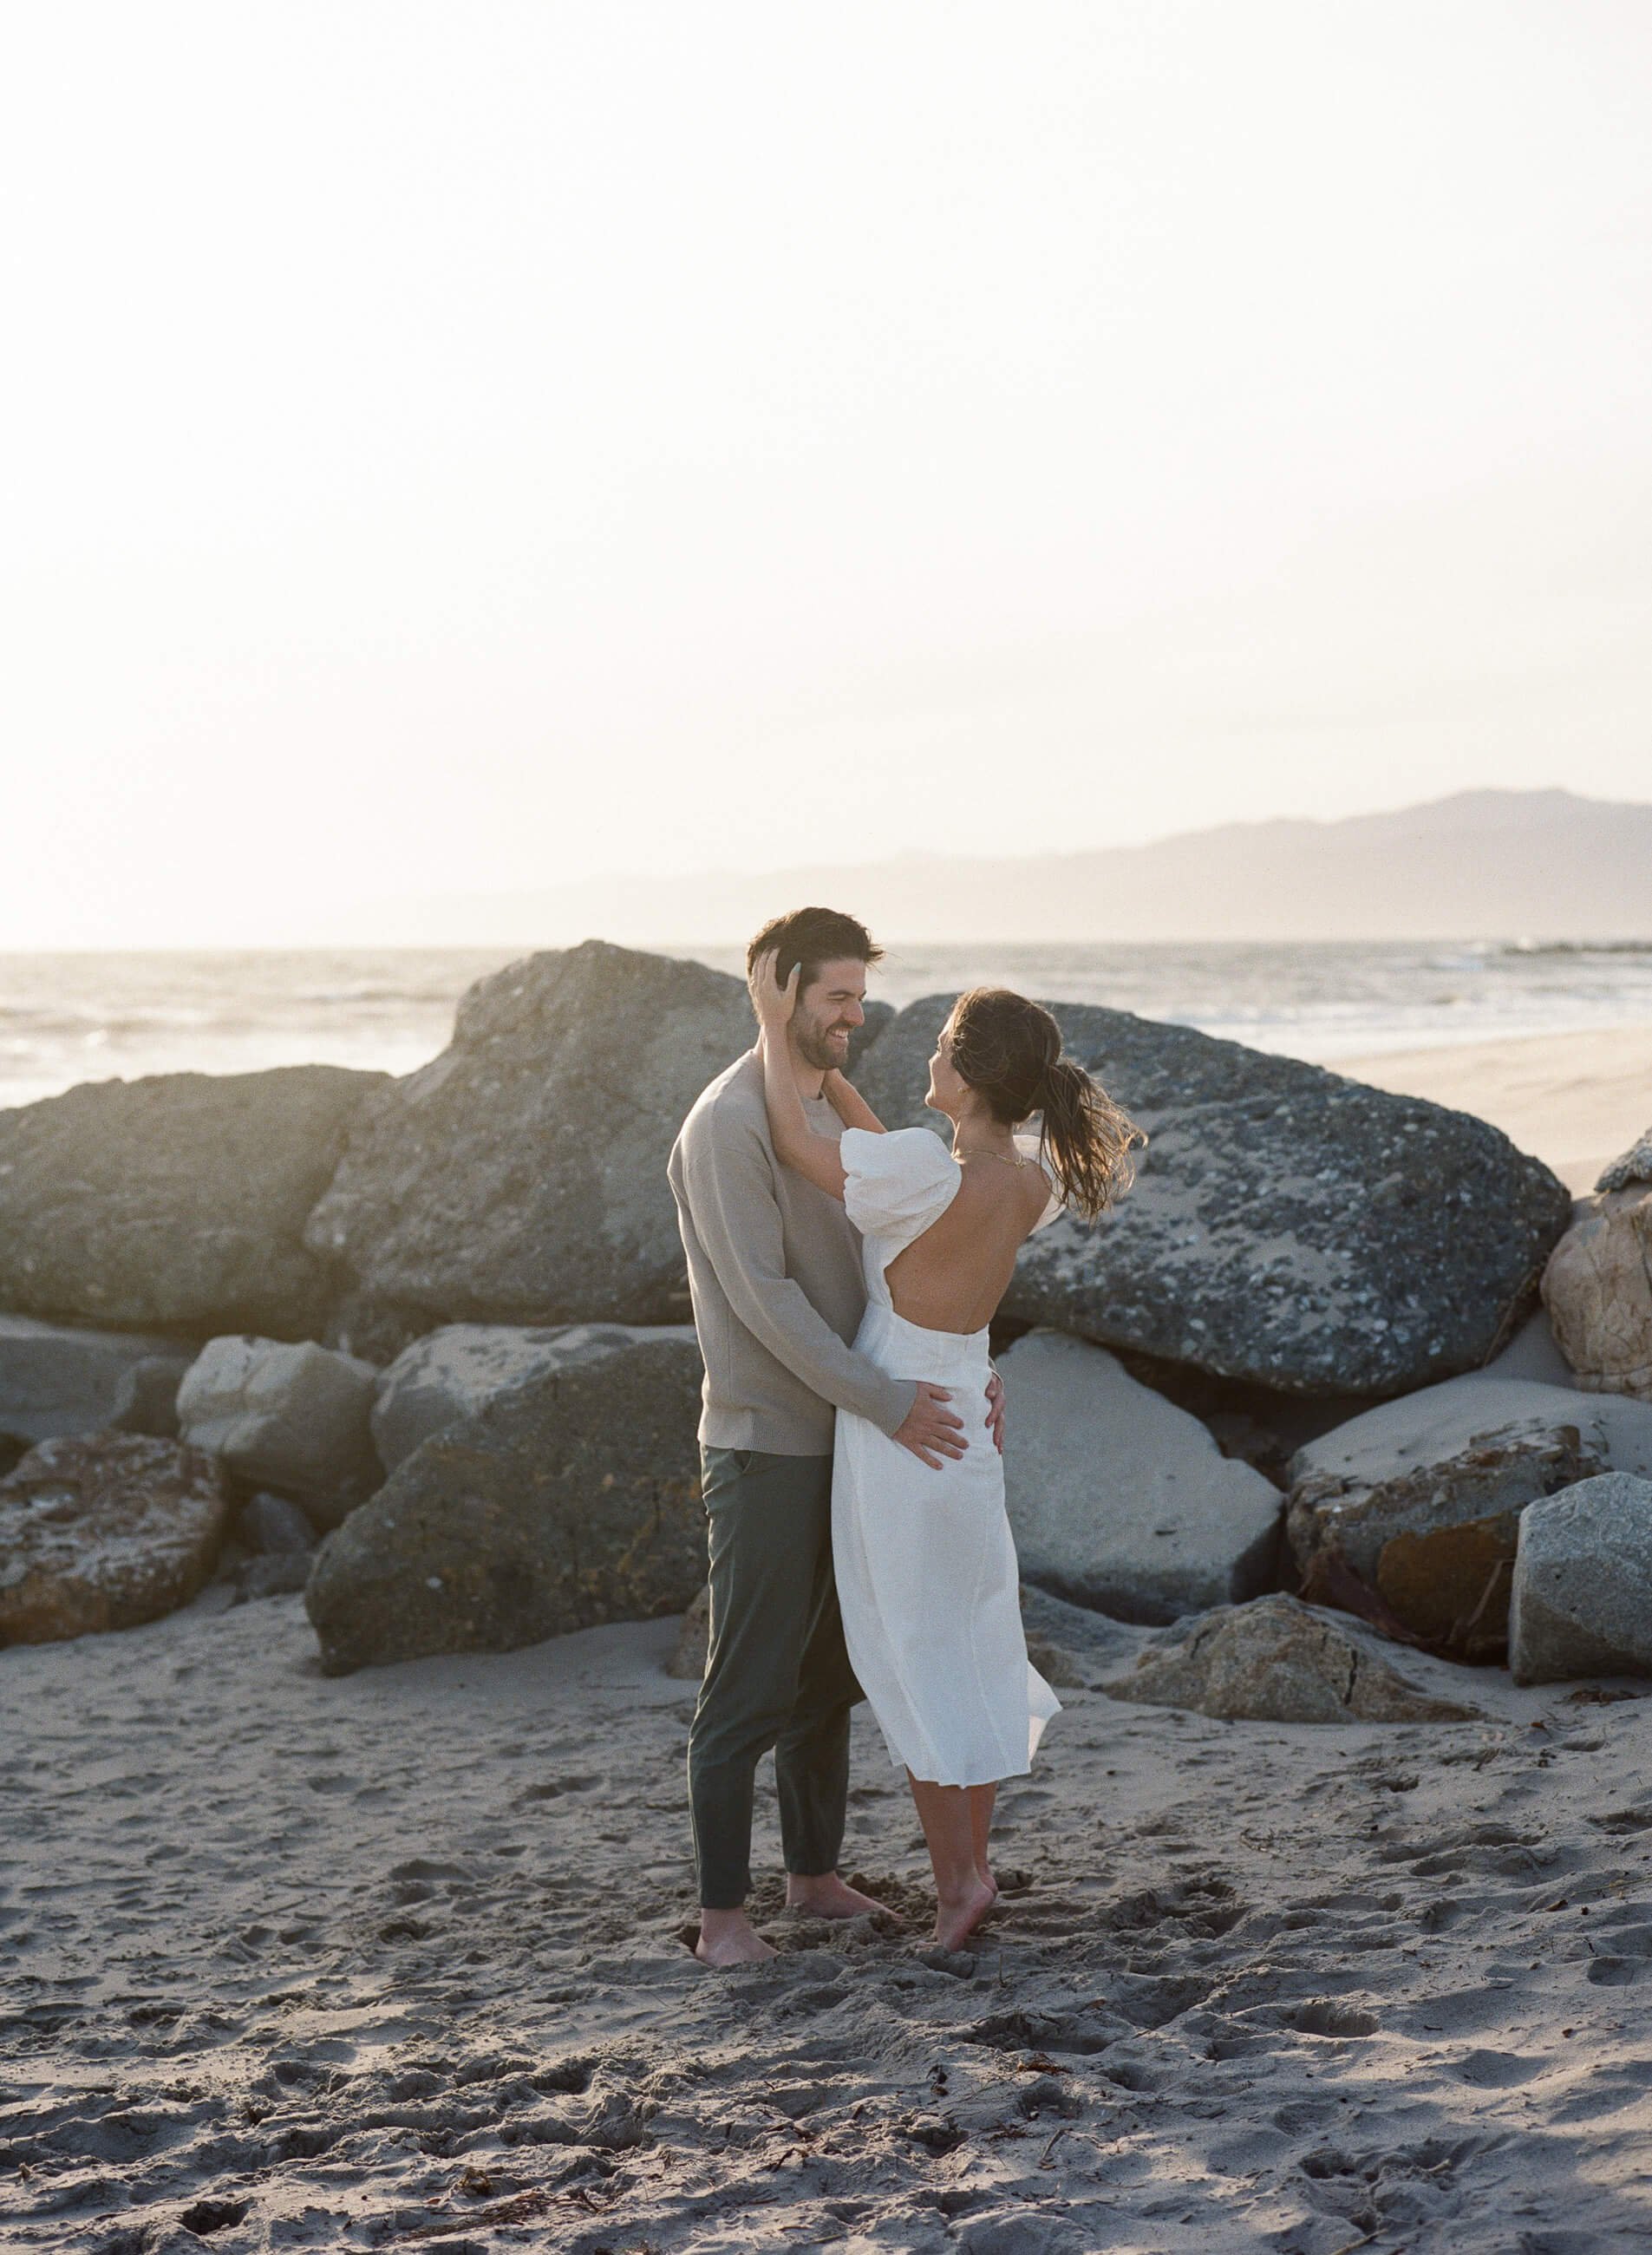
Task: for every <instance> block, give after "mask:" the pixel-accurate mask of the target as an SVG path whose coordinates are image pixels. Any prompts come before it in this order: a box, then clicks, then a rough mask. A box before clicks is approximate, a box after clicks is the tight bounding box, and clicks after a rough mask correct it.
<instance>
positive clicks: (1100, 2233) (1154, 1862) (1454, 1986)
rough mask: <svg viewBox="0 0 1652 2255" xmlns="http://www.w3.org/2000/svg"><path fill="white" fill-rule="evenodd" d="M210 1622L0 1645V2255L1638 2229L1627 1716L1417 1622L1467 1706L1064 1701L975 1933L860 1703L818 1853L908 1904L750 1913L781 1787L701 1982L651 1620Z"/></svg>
mask: <svg viewBox="0 0 1652 2255" xmlns="http://www.w3.org/2000/svg"><path fill="white" fill-rule="evenodd" d="M220 1605H221V1592H208V1594H207V1597H206V1598H203V1599H202V1600H201V1601H200V1602H199V1603H198V1604H197V1605H194V1606H193V1607H191V1608H190V1609H188V1610H187V1611H186V1612H182V1613H179V1614H177V1615H174V1616H173V1617H172V1619H167V1620H164V1621H160V1622H158V1623H156V1624H154V1625H153V1626H150V1627H147V1628H144V1629H140V1630H137V1631H133V1632H130V1633H125V1634H123V1635H116V1636H106V1637H91V1638H87V1639H85V1640H81V1642H79V1643H75V1644H67V1645H57V1646H46V1647H26V1648H18V1649H14V1650H11V1651H7V1652H5V1653H4V1654H0V1701H3V1702H4V1712H5V1715H6V1731H5V1739H4V1746H3V1747H0V1828H3V1834H4V1851H3V1858H0V1948H3V1949H4V1960H5V1965H6V1977H5V1992H4V2006H0V2241H4V2244H7V2245H10V2246H16V2247H19V2248H31V2249H32V2248H46V2247H66V2248H74V2249H76V2250H80V2249H86V2250H89V2251H97V2255H139V2251H142V2255H179V2251H183V2250H194V2251H198V2250H199V2249H200V2247H201V2246H202V2245H203V2244H210V2245H211V2246H213V2247H214V2249H219V2250H221V2251H224V2255H240V2251H248V2250H255V2249H257V2250H264V2249H276V2248H320V2249H345V2248H362V2249H368V2248H383V2247H394V2248H402V2247H414V2246H419V2247H424V2246H430V2247H433V2248H437V2249H443V2250H446V2251H448V2255H465V2251H482V2250H492V2249H500V2248H504V2247H508V2246H533V2247H555V2248H557V2249H559V2250H560V2249H567V2250H571V2251H575V2255H599V2251H604V2250H606V2251H609V2255H644V2251H654V2255H666V2251H670V2255H676V2251H679V2250H691V2249H692V2250H697V2251H714V2250H715V2251H721V2255H736V2251H738V2255H748V2251H749V2250H752V2249H754V2248H758V2247H762V2248H769V2247H783V2246H796V2247H800V2248H812V2247H826V2246H831V2247H835V2248H842V2249H845V2250H847V2251H852V2255H860V2251H870V2250H873V2249H876V2250H880V2251H882V2250H889V2249H910V2250H914V2251H930V2250H935V2251H940V2250H951V2249H959V2250H963V2251H966V2255H1051V2251H1054V2255H1063V2251H1070V2255H1079V2251H1086V2250H1091V2249H1097V2250H1100V2249H1119V2250H1132V2251H1139V2255H1182V2251H1186V2255H1194V2251H1197V2255H1248V2251H1252V2250H1255V2251H1258V2255H1261V2251H1263V2250H1269V2251H1274V2255H1337V2251H1348V2250H1352V2249H1354V2248H1367V2247H1368V2248H1371V2249H1373V2250H1375V2251H1377V2255H1383V2251H1392V2255H1399V2251H1401V2250H1403V2251H1405V2255H1471V2251H1486V2255H1493V2251H1495V2255H1511V2251H1515V2255H1594V2251H1597V2250H1598V2251H1601V2255H1605V2251H1607V2250H1612V2251H1621V2250H1624V2249H1626V2248H1627V2247H1628V2246H1630V2245H1634V2244H1645V2241H1646V2238H1647V2237H1648V2235H1652V2183H1649V2182H1648V2170H1647V2153H1648V2134H1649V2133H1652V2012H1649V2011H1648V2000H1649V1999H1652V1771H1649V1769H1648V1759H1649V1758H1652V1701H1649V1700H1648V1699H1647V1698H1645V1697H1640V1696H1635V1697H1625V1698H1622V1699H1620V1700H1613V1702H1612V1703H1610V1704H1596V1700H1597V1697H1598V1695H1596V1694H1593V1693H1585V1695H1583V1696H1582V1697H1578V1695H1575V1694H1571V1693H1569V1692H1568V1691H1567V1689H1565V1687H1564V1686H1563V1687H1553V1688H1550V1689H1542V1690H1532V1691H1520V1690H1517V1689H1515V1688H1514V1687H1513V1686H1512V1685H1511V1684H1510V1682H1509V1680H1508V1677H1507V1676H1506V1675H1501V1674H1496V1673H1491V1672H1484V1673H1482V1672H1478V1671H1476V1672H1473V1673H1471V1674H1468V1675H1464V1674H1463V1673H1461V1672H1457V1671H1452V1670H1449V1669H1446V1668H1445V1667H1444V1665H1443V1664H1442V1663H1435V1662H1428V1661H1417V1662H1412V1661H1409V1658H1408V1661H1407V1663H1406V1664H1407V1665H1408V1667H1412V1668H1414V1669H1415V1672H1416V1673H1417V1675H1419V1677H1421V1678H1423V1679H1424V1680H1427V1681H1431V1682H1445V1680H1447V1679H1448V1678H1449V1679H1450V1680H1451V1681H1452V1682H1454V1683H1455V1684H1456V1685H1457V1686H1458V1687H1459V1696H1460V1693H1461V1689H1462V1687H1464V1686H1465V1685H1466V1687H1467V1696H1469V1697H1472V1698H1473V1699H1474V1700H1476V1701H1477V1702H1478V1703H1479V1704H1481V1705H1483V1706H1484V1707H1485V1709H1486V1710H1487V1720H1486V1721H1485V1722H1483V1723H1468V1724H1459V1725H1447V1726H1444V1727H1439V1726H1434V1727H1429V1728H1420V1727H1403V1728H1398V1729H1393V1728H1389V1729H1383V1728H1377V1727H1362V1728H1353V1729H1314V1728H1310V1727H1306V1726H1290V1727H1287V1726H1279V1725H1262V1724H1248V1723H1246V1724H1223V1723H1216V1722H1211V1721H1207V1720H1205V1719H1203V1718H1198V1717H1192V1716H1182V1715H1178V1714H1175V1713H1172V1712H1170V1711H1161V1710H1155V1709H1150V1708H1138V1707H1130V1706H1125V1705H1121V1704H1115V1703H1114V1702H1112V1701H1109V1700H1108V1699H1107V1698H1106V1697H1104V1696H1102V1695H1101V1694H1100V1692H1099V1691H1097V1690H1096V1689H1093V1688H1091V1689H1084V1688H1080V1689H1065V1690H1064V1691H1063V1694H1062V1696H1063V1697H1064V1699H1065V1702H1066V1707H1067V1711H1066V1713H1065V1715H1063V1716H1062V1717H1060V1718H1058V1719H1057V1721H1056V1722H1055V1723H1054V1724H1053V1725H1051V1730H1050V1732H1049V1733H1048V1736H1047V1739H1046V1741H1045V1747H1046V1752H1045V1753H1044V1755H1043V1756H1041V1759H1040V1763H1039V1767H1038V1769H1037V1773H1036V1774H1035V1775H1034V1776H1033V1777H1032V1778H1031V1779H1030V1780H1028V1781H1021V1782H1019V1783H1015V1784H1012V1785H1011V1786H1009V1788H1007V1789H1006V1792H1005V1794H1004V1796H1003V1822H1002V1828H1001V1836H1000V1846H999V1862H1000V1865H1001V1869H1002V1871H1003V1872H1004V1873H1005V1874H1006V1877H1007V1878H1008V1877H1009V1875H1011V1874H1014V1875H1015V1877H1014V1880H1013V1885H1014V1887H1015V1890H1016V1891H1015V1892H1014V1893H1011V1894H1009V1895H1008V1896H1007V1898H1006V1900H1005V1901H1004V1903H1003V1906H1002V1910H1001V1912H1000V1914H998V1915H997V1916H996V1917H995V1921H994V1922H993V1923H992V1924H991V1925H990V1926H989V1927H988V1928H987V1929H986V1931H985V1932H984V1933H983V1935H982V1936H981V1942H980V1947H979V1948H976V1949H971V1950H969V1951H967V1952H964V1953H961V1954H960V1955H958V1956H945V1955H942V1954H941V1953H938V1952H937V1951H935V1950H933V1949H931V1948H929V1947H927V1946H926V1945H925V1944H924V1941H923V1938H922V1937H923V1928H924V1921H925V1919H926V1916H927V1914H928V1897H927V1892H926V1887H925V1880H926V1876H927V1874H926V1866H925V1864H924V1856H923V1852H922V1848H921V1844H920V1843H919V1840H918V1837H917V1830H916V1827H915V1824H914V1822H913V1819H912V1816H911V1812H910V1804H909V1802H908V1800H907V1797H906V1795H905V1793H904V1791H903V1789H902V1788H900V1787H899V1785H898V1783H897V1781H896V1777H895V1774H894V1773H893V1772H892V1771H891V1770H890V1769H889V1766H888V1764H887V1761H886V1760H885V1759H884V1757H883V1754H882V1748H881V1746H880V1745H879V1743H878V1742H877V1741H876V1739H875V1732H874V1730H873V1728H872V1725H871V1724H870V1722H869V1719H868V1718H867V1717H866V1714H865V1711H864V1710H861V1711H860V1713H859V1714H858V1715H857V1718H856V1726H855V1741H856V1744H855V1762H854V1785H853V1798H852V1802H851V1812H850V1817H851V1830H850V1837H849V1841H848V1844H847V1850H846V1854H845V1858H844V1864H845V1868H846V1870H847V1871H849V1872H852V1873H854V1874H856V1875H859V1876H860V1877H861V1881H862V1884H864V1885H867V1886H870V1887H871V1888H872V1889H873V1891H874V1892H875V1893H877V1894H878V1895H879V1896H880V1898H881V1899H882V1900H885V1901H886V1902H887V1903H888V1904H889V1915H888V1916H887V1917H884V1918H880V1919H879V1920H877V1921H870V1920H868V1921H859V1922H856V1923H855V1924H854V1925H853V1926H851V1927H849V1928H833V1927H829V1926H826V1925H825V1924H824V1923H820V1922H809V1921H802V1920H798V1919H793V1918H790V1917H788V1916H786V1915H784V1914H781V1913H780V1912H779V1910H778V1904H779V1897H780V1888H779V1882H778V1879H777V1877H776V1876H775V1867H776V1864H777V1840H776V1837H775V1832H774V1827H773V1818H772V1808H773V1804H772V1796H771V1795H769V1796H768V1797H767V1798H765V1799H763V1802H762V1806H763V1816H762V1823H761V1828H760V1833H759V1839H758V1844H757V1858H758V1865H759V1868H760V1870H761V1871H762V1872H763V1874H764V1878H763V1884H762V1887H761V1889H760V1893H759V1895H758V1899H757V1905H756V1907H757V1910H758V1913H759V1916H760V1919H761V1920H762V1921H763V1923H764V1924H766V1926H767V1927H768V1928H769V1930H770V1934H771V1935H772V1938H773V1939H775V1940H776V1941H777V1942H778V1943H779V1944H780V1945H781V1948H782V1952H783V1954H782V1955H781V1956H780V1957H779V1958H778V1959H777V1961H776V1962H775V1963H772V1964H771V1965H768V1966H765V1967H763V1968H759V1969H756V1970H751V1971H749V1972H743V1973H737V1974H731V1975H730V1974H725V1975H711V1974H707V1973H706V1972H704V1971H703V1970H701V1969H700V1968H699V1967H698V1966H697V1965H696V1964H695V1963H694V1962H693V1960H692V1958H691V1956H689V1954H688V1950H687V1949H686V1947H685V1943H684V1941H683V1940H682V1939H681V1929H682V1928H684V1926H685V1921H687V1920H688V1919H689V1918H690V1917H691V1916H692V1886H691V1885H690V1879H689V1873H688V1869H687V1865H686V1861H685V1849H686V1812H685V1798H684V1792H683V1784H682V1755H683V1745H684V1735H685V1727H686V1722H687V1716H688V1711H689V1707H690V1704H691V1698H692V1687H691V1686H689V1685H686V1684H685V1683H683V1682H677V1681H673V1680H672V1679H671V1678H670V1677H669V1676H667V1675H664V1672H663V1668H662V1661H663V1660H664V1656H665V1655H666V1654H668V1653H669V1651H670V1650H671V1646H672V1643H673V1640H674V1635H675V1625H674V1624H672V1623H667V1622H658V1623H652V1624H648V1625H645V1626H626V1627H618V1628H611V1629H601V1630H593V1631H590V1632H587V1633H585V1634H583V1635H580V1636H576V1637H569V1638H566V1639H563V1640H558V1641H555V1642H552V1643H549V1644H545V1645H541V1646H538V1647H533V1648H531V1649H530V1650H527V1651H524V1652H518V1653H514V1654H504V1655H500V1656H495V1657H481V1656H478V1657H473V1658H466V1659H447V1660H439V1661H424V1662H419V1663H416V1664H411V1665H407V1666H403V1667H398V1668H383V1669H373V1670H369V1671H366V1672H363V1673H362V1674H361V1675H355V1676H351V1677H348V1678H345V1679H342V1680H329V1679H327V1678H324V1677H323V1676H321V1675H320V1673H319V1672H318V1669H317V1667H316V1663H315V1656H314V1654H315V1647H314V1639H313V1635H312V1634H311V1633H310V1630H309V1628H308V1626H307V1624H306V1620H305V1617H304V1613H303V1610H302V1605H301V1602H300V1601H299V1599H297V1598H279V1599H275V1600H271V1601H268V1602H265V1603H263V1604H255V1605H242V1606H239V1607H236V1608H235V1609H233V1610H229V1611H224V1610H220V1609H219V1607H220ZM1141 1634H1142V1632H1139V1631H1121V1632H1113V1631H1107V1630H1105V1629H1104V1630H1102V1631H1101V1632H1100V1636H1101V1638H1102V1639H1103V1640H1110V1641H1111V1642H1112V1643H1113V1644H1114V1647H1115V1648H1116V1649H1124V1648H1128V1646H1129V1645H1130V1643H1131V1642H1132V1641H1133V1640H1137V1639H1139V1637H1140V1635H1141ZM1097 1664H1098V1663H1097V1661H1096V1660H1095V1658H1094V1657H1093V1656H1092V1658H1091V1659H1090V1660H1089V1661H1087V1662H1086V1667H1087V1668H1088V1670H1089V1672H1090V1673H1091V1674H1092V1675H1093V1672H1094V1668H1095V1667H1096V1665H1097ZM1621 1688H1623V1689H1630V1688H1631V1687H1621ZM1646 1689H1647V1687H1645V1686H1641V1687H1638V1690H1639V1692H1644V1691H1645V1690H1646ZM902 1921H904V1923H903V1922H902Z"/></svg>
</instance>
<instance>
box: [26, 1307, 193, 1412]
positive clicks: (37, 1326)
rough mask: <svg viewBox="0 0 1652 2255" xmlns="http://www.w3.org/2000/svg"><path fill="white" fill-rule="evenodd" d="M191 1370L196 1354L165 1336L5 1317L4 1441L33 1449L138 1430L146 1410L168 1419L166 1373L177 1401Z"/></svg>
mask: <svg viewBox="0 0 1652 2255" xmlns="http://www.w3.org/2000/svg"><path fill="white" fill-rule="evenodd" d="M189 1362H190V1356H189V1354H188V1352H187V1351H186V1350H185V1349H180V1348H179V1345H178V1343H177V1341H176V1340H175V1339H171V1338H166V1337H165V1335H164V1334H161V1333H145V1332H143V1331H136V1332H134V1331H93V1330H89V1329H88V1330H80V1329H77V1328H75V1327H74V1326H72V1325H69V1324H47V1323H42V1322H40V1321H39V1319H38V1318H37V1317H32V1316H3V1315H0V1433H11V1434H15V1435H16V1436H18V1437H19V1438H20V1439H22V1440H25V1441H30V1442H33V1441H46V1440H50V1439H51V1438H52V1437H53V1436H54V1435H57V1434H72V1433H95V1432H96V1431H98V1430H100V1429H101V1428H102V1427H103V1426H105V1425H114V1424H120V1425H122V1426H123V1427H126V1428H127V1429H128V1430H131V1427H132V1421H133V1420H134V1419H135V1418H137V1416H140V1415H143V1414H144V1408H145V1404H148V1405H149V1406H150V1408H151V1409H152V1412H153V1414H154V1416H159V1415H160V1413H161V1409H162V1407H163V1401H164V1397H165V1393H166V1391H167V1387H166V1382H165V1377H164V1376H163V1375H161V1374H158V1373H170V1390H171V1392H172V1394H174V1395H175V1394H176V1393H177V1390H178V1382H179V1379H180V1378H181V1377H182V1376H183V1373H184V1372H185V1371H186V1369H187V1368H188V1366H189ZM151 1396H153V1397H154V1398H153V1400H152V1401H151Z"/></svg>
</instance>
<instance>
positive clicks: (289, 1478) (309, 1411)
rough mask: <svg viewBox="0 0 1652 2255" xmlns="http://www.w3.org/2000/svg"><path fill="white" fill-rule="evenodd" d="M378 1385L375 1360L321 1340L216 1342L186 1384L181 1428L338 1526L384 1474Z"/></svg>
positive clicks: (209, 1451)
mask: <svg viewBox="0 0 1652 2255" xmlns="http://www.w3.org/2000/svg"><path fill="white" fill-rule="evenodd" d="M377 1383H378V1372H377V1371H376V1369H375V1368H374V1366H373V1365H372V1364H371V1363H370V1362H362V1361H358V1360H357V1359H355V1357H354V1356H353V1355H348V1354H335V1353H334V1352H332V1350H331V1349H329V1348H327V1347H324V1346H317V1345H316V1344H315V1343H314V1341H313V1339H305V1340H303V1341H301V1342H299V1343H298V1344H296V1345H294V1344H289V1343H287V1342H285V1341H282V1340H278V1339H267V1338H248V1337H246V1336H245V1335H244V1334H240V1335H236V1336H234V1337H230V1338H215V1339H209V1340H208V1341H207V1345H205V1346H204V1347H203V1348H202V1349H201V1351H200V1354H199V1356H198V1357H197V1358H196V1359H195V1360H194V1362H193V1363H192V1364H191V1366H190V1367H189V1370H188V1372H187V1373H186V1376H185V1379H184V1382H183V1384H182V1385H181V1386H180V1387H179V1389H178V1423H179V1430H180V1431H181V1432H182V1434H183V1437H184V1439H185V1440H186V1442H188V1444H190V1446H191V1447H192V1448H196V1449H200V1451H202V1452H203V1453H204V1454H206V1455H207V1456H213V1457H217V1458H220V1459H221V1462H222V1463H223V1464H224V1465H226V1466H227V1467H228V1470H229V1471H231V1472H235V1473H236V1474H237V1475H238V1476H239V1477H240V1478H241V1479H243V1480H249V1481H257V1482H259V1483H262V1484H267V1485H268V1486H271V1487H273V1488H278V1489H279V1490H281V1491H282V1492H283V1493H286V1494H289V1495H292V1496H295V1497H297V1498H299V1500H301V1501H302V1502H303V1503H304V1504H305V1505H306V1507H307V1509H308V1512H309V1515H310V1516H311V1517H312V1518H313V1520H315V1521H316V1522H317V1523H318V1524H319V1525H320V1526H323V1527H335V1526H337V1524H338V1522H339V1521H340V1520H341V1519H342V1518H343V1517H344V1515H345V1514H346V1513H347V1512H348V1511H349V1510H350V1509H351V1508H352V1507H354V1506H355V1505H356V1504H358V1503H360V1502H361V1500H362V1498H363V1497H364V1496H367V1495H370V1494H371V1493H372V1492H373V1490H374V1489H375V1488H376V1487H377V1486H379V1484H380V1482H381V1481H382V1480H383V1468H382V1467H381V1465H380V1464H379V1461H378V1458H377V1456H376V1453H375V1451H374V1448H373V1438H372V1434H371V1431H370V1430H369V1419H370V1417H371V1416H372V1411H373V1398H374V1394H375V1391H376V1387H377Z"/></svg>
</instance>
